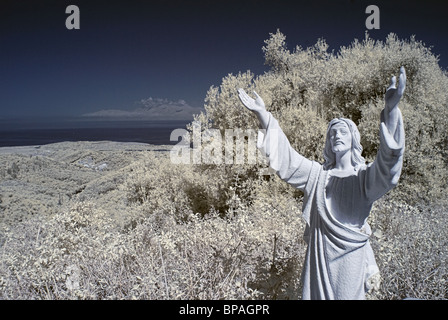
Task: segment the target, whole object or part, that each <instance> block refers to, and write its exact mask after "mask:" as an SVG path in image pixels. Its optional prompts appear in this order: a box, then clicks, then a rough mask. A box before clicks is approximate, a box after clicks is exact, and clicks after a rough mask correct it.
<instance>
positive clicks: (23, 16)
mask: <svg viewBox="0 0 448 320" xmlns="http://www.w3.org/2000/svg"><path fill="white" fill-rule="evenodd" d="M0 3H1V5H0V7H1V10H0V11H1V12H0V118H4V117H22V116H24V117H52V116H65V115H74V116H76V115H80V114H83V113H86V112H92V111H97V110H100V109H109V108H115V109H132V108H135V107H136V105H135V102H136V101H139V100H141V99H144V98H148V97H153V98H167V99H170V100H178V99H184V100H186V101H187V102H188V103H189V104H190V105H192V106H202V105H203V100H204V98H205V95H206V92H207V90H208V88H209V87H210V86H211V85H219V84H220V83H221V79H222V78H223V77H224V76H226V75H227V74H228V73H238V71H246V70H251V71H252V72H254V73H255V74H261V73H263V72H264V71H265V70H267V69H266V67H265V66H264V59H263V53H262V51H261V48H262V46H263V45H264V40H266V39H267V38H268V37H269V33H272V32H275V31H276V30H277V29H280V31H281V32H283V33H284V34H285V35H286V37H287V42H288V44H289V48H290V49H292V48H294V47H295V46H296V45H298V44H299V45H301V46H302V47H307V46H310V45H313V44H314V43H315V42H316V41H317V39H318V38H324V39H326V41H327V42H328V44H329V45H330V50H332V49H337V48H338V47H339V46H340V45H348V44H350V43H351V42H352V40H353V39H354V38H358V39H363V38H364V33H365V31H366V27H365V20H366V18H367V16H368V15H367V14H365V8H366V7H367V6H368V5H369V4H376V5H377V6H378V7H379V8H380V22H381V25H380V27H381V29H380V30H372V31H370V32H369V33H370V35H371V37H372V38H374V39H381V40H384V39H385V37H386V35H387V34H388V33H390V32H395V33H396V34H398V36H399V37H400V38H409V36H410V35H413V34H415V35H416V38H417V40H422V41H423V42H424V43H426V44H427V45H430V46H433V52H435V53H436V54H439V55H440V65H441V66H442V67H443V68H444V69H448V68H447V66H448V46H447V40H446V39H447V37H446V35H445V33H446V31H447V30H448V22H447V20H448V19H446V14H447V11H446V8H447V5H445V4H443V1H431V0H427V1H415V0H408V1H404V0H403V1H400V0H394V1H390V0H389V1H373V0H372V1H370V0H369V1H363V0H351V1H350V0H331V1H320V0H313V1H299V0H297V1H283V0H275V1H262V0H258V1H257V0H250V1H245V0H239V1H233V0H227V1H216V0H214V1H212V0H209V1H186V0H184V1H177V0H173V1H162V0H159V1H135V0H134V1H132V0H130V1H94V0H90V1H85V0H70V1H64V0H53V1H51V0H39V1H36V0H33V1H29V0H21V1H9V0H7V1H5V0H1V2H0ZM70 4H75V5H77V6H78V7H79V9H80V13H81V14H80V26H81V28H80V30H68V29H66V27H65V20H66V18H67V17H68V14H66V13H65V9H66V7H67V6H68V5H70Z"/></svg>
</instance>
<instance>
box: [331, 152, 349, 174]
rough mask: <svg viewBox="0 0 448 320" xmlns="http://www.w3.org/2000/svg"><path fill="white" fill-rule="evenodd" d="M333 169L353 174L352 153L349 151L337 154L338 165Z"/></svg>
mask: <svg viewBox="0 0 448 320" xmlns="http://www.w3.org/2000/svg"><path fill="white" fill-rule="evenodd" d="M333 169H335V170H337V171H341V172H352V171H353V164H352V154H351V151H349V150H347V151H346V152H337V153H336V164H335V166H334V168H333Z"/></svg>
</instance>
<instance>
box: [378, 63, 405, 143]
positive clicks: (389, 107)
mask: <svg viewBox="0 0 448 320" xmlns="http://www.w3.org/2000/svg"><path fill="white" fill-rule="evenodd" d="M396 84H397V78H396V77H395V76H393V77H392V78H391V80H390V85H389V88H388V89H387V91H386V95H385V98H384V100H385V107H384V110H383V112H382V114H381V126H382V127H383V126H384V127H383V128H381V129H382V130H381V131H382V132H383V134H384V139H385V142H386V144H387V146H388V147H389V148H391V149H394V150H396V149H401V148H403V147H404V127H403V120H402V116H401V111H400V109H399V108H398V104H399V102H400V100H401V98H402V97H403V94H404V90H405V88H406V71H405V69H404V67H401V68H400V76H399V82H398V88H397V85H396ZM386 129H387V130H386Z"/></svg>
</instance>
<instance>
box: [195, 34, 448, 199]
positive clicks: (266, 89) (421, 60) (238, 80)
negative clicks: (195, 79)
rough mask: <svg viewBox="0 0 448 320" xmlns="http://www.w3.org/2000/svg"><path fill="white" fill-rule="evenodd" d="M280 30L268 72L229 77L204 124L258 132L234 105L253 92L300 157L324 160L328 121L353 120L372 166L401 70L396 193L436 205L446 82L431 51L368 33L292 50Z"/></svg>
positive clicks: (443, 160) (443, 171)
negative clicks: (402, 138) (242, 93)
mask: <svg viewBox="0 0 448 320" xmlns="http://www.w3.org/2000/svg"><path fill="white" fill-rule="evenodd" d="M285 40H286V37H285V36H284V35H283V34H282V33H281V32H280V31H277V33H275V34H271V37H270V38H269V39H268V40H266V41H265V42H266V45H265V46H264V47H263V51H264V54H265V61H266V64H268V65H269V66H270V67H271V70H270V71H269V72H267V73H265V74H263V75H259V76H257V77H255V76H254V75H253V74H252V73H251V72H250V71H247V72H245V73H239V74H238V75H232V74H229V75H228V76H227V77H225V78H224V79H223V80H222V84H221V85H220V87H219V88H217V87H211V88H210V90H209V91H208V93H207V97H206V103H205V113H202V114H201V115H198V116H197V117H196V121H201V122H202V123H204V126H208V127H212V128H218V129H220V130H224V129H226V128H257V123H256V118H255V117H254V116H253V115H252V114H251V112H250V111H248V110H245V108H244V106H243V105H242V104H241V102H240V101H239V99H238V94H237V91H236V90H237V88H239V87H241V88H243V89H245V90H246V91H247V92H250V93H251V92H252V91H253V90H255V91H257V93H258V94H260V95H261V96H262V97H263V99H264V101H265V103H266V107H267V109H268V111H270V112H272V114H273V115H274V117H276V118H277V119H278V121H279V123H280V126H281V128H282V129H283V130H284V132H285V134H286V136H287V137H288V139H289V141H290V142H291V145H292V146H293V147H294V148H295V149H296V150H297V151H298V152H300V153H301V154H303V155H304V156H306V157H308V158H310V159H313V160H317V161H321V162H322V161H323V157H322V150H323V146H324V142H325V141H324V139H325V137H324V135H325V130H326V127H327V124H328V122H329V121H330V120H331V119H333V118H335V117H346V118H350V119H352V120H353V121H354V122H355V123H356V124H357V125H358V128H359V130H360V133H361V139H362V141H361V142H362V145H363V146H364V151H363V156H364V157H365V158H366V159H367V160H368V161H373V160H374V157H375V155H376V151H377V149H378V143H379V137H378V135H379V116H380V112H381V109H382V108H383V107H384V94H385V91H386V88H387V87H388V85H389V81H390V78H391V76H392V75H394V74H397V73H398V72H399V68H400V66H404V67H405V68H406V73H407V78H408V81H407V88H406V91H405V96H404V97H403V99H402V102H401V104H400V108H401V110H402V113H403V117H404V122H405V132H406V141H407V146H406V152H405V156H404V167H403V174H402V178H401V180H400V181H401V182H400V186H399V188H398V189H397V191H394V192H396V193H398V194H399V195H400V197H406V198H407V200H408V201H416V200H419V199H420V200H422V199H424V200H427V201H431V200H437V199H440V198H443V197H444V190H445V189H446V187H447V177H448V172H447V168H448V167H447V159H448V157H447V150H446V145H447V142H448V133H447V131H446V130H445V128H446V127H447V125H448V90H447V88H448V78H447V74H446V72H445V71H443V70H442V69H441V68H440V67H439V65H438V59H437V57H436V56H435V55H434V54H433V53H432V52H431V50H430V49H429V48H427V47H425V45H424V44H423V43H421V42H419V41H417V40H416V39H415V38H414V37H412V38H411V39H409V40H400V39H398V38H397V36H396V35H394V34H390V35H389V36H388V37H387V39H386V40H385V41H384V42H383V41H375V40H373V39H371V38H369V36H368V35H367V34H366V38H365V39H364V40H363V41H358V40H355V41H354V42H353V43H352V44H351V45H350V46H348V47H341V48H340V50H339V51H338V52H336V53H335V52H331V53H330V52H328V45H327V44H326V42H325V41H324V40H319V41H318V42H317V43H316V44H315V45H314V46H312V47H310V48H307V49H302V48H301V47H296V48H295V50H294V51H289V50H288V49H287V47H286V42H285Z"/></svg>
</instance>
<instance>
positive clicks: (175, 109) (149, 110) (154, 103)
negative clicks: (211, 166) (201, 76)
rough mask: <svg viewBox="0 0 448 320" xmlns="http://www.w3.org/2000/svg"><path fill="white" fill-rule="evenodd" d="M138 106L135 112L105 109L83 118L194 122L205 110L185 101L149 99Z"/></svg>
mask: <svg viewBox="0 0 448 320" xmlns="http://www.w3.org/2000/svg"><path fill="white" fill-rule="evenodd" d="M138 104H139V105H140V106H139V107H137V108H136V109H134V110H117V109H104V110H100V111H96V112H92V113H85V114H83V115H82V117H84V118H90V119H95V120H117V119H120V120H193V115H194V114H199V113H200V112H201V111H204V108H199V107H192V106H190V105H189V104H188V103H187V102H185V101H184V100H178V101H170V100H168V99H160V98H156V99H154V98H148V99H142V100H140V101H139V102H138Z"/></svg>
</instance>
